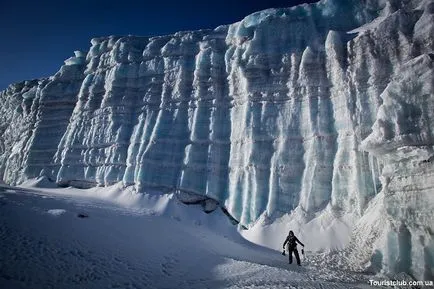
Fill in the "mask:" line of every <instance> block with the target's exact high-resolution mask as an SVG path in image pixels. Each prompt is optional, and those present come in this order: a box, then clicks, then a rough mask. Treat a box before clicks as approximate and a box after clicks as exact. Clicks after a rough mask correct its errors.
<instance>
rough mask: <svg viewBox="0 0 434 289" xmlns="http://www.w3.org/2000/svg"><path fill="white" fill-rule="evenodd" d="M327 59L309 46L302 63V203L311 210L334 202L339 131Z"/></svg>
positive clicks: (300, 79) (300, 78) (303, 206)
mask: <svg viewBox="0 0 434 289" xmlns="http://www.w3.org/2000/svg"><path fill="white" fill-rule="evenodd" d="M324 58H325V57H324V55H323V54H322V53H321V52H316V51H313V49H312V48H310V47H307V48H306V50H305V51H304V52H303V56H302V60H301V64H300V75H299V82H300V85H301V86H302V88H301V89H302V92H301V94H302V96H303V98H304V100H305V101H304V103H303V108H302V118H303V121H302V134H303V137H304V147H305V151H306V153H305V156H304V162H305V164H306V168H305V170H304V174H303V180H302V191H301V195H300V198H301V199H300V205H301V206H302V208H303V209H304V210H306V211H308V212H313V211H316V210H319V209H321V208H323V207H324V206H325V205H326V204H327V203H328V202H329V201H330V196H331V192H332V176H333V161H334V157H335V154H336V130H335V127H334V118H333V107H332V103H331V100H330V91H329V88H330V84H329V82H328V80H327V78H326V71H325V59H324Z"/></svg>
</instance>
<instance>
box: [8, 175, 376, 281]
mask: <svg viewBox="0 0 434 289" xmlns="http://www.w3.org/2000/svg"><path fill="white" fill-rule="evenodd" d="M44 185H45V186H46V185H47V183H45V184H44V183H42V184H41V183H40V182H33V183H32V182H29V183H27V184H26V185H25V186H24V187H21V188H15V187H7V186H2V187H0V244H1V250H0V288H10V289H13V288H32V289H37V288H41V289H42V288H43V289H47V288H56V289H59V288H370V286H369V283H368V280H369V279H372V276H368V275H364V274H360V273H352V272H348V271H340V270H336V269H333V268H329V267H327V266H324V265H323V264H322V263H321V258H319V256H318V255H316V256H315V255H313V253H310V252H307V254H306V258H304V259H303V258H302V265H303V266H301V267H298V266H296V265H294V264H292V265H289V264H288V260H287V257H284V256H282V255H281V251H278V250H280V247H278V248H275V249H276V250H271V249H269V248H265V247H261V246H259V245H256V244H254V243H251V242H249V241H247V240H246V239H244V238H243V237H242V236H241V234H240V232H239V231H238V229H237V228H236V227H235V226H233V225H232V224H231V223H230V221H229V219H228V218H227V217H226V216H225V215H224V214H223V213H222V212H221V211H215V212H213V213H211V214H205V213H204V212H203V211H202V210H201V208H200V206H192V205H190V206H187V205H184V204H182V203H180V202H179V201H178V200H177V199H176V197H174V196H173V195H142V194H135V193H133V192H132V191H131V190H128V188H127V189H122V188H121V186H120V185H115V186H112V187H109V188H92V189H89V190H79V189H73V188H41V186H44ZM79 214H82V215H85V216H87V217H85V218H80V217H78V215H79ZM253 229H254V228H253ZM252 235H254V234H252ZM268 238H271V237H270V236H269V237H268ZM281 241H283V240H279V242H281ZM302 241H303V240H302ZM324 264H325V263H324Z"/></svg>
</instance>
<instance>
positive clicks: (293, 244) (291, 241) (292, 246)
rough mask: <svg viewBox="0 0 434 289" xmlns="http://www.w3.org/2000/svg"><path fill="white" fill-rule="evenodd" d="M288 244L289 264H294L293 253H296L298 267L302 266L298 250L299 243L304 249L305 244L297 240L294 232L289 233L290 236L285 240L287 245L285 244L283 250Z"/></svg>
mask: <svg viewBox="0 0 434 289" xmlns="http://www.w3.org/2000/svg"><path fill="white" fill-rule="evenodd" d="M286 243H288V257H289V264H292V252H294V255H295V259H296V260H297V265H298V266H301V264H300V255H299V254H298V250H297V243H299V244H300V245H302V246H303V248H304V244H303V243H302V242H300V241H299V240H298V239H297V237H296V236H295V235H294V232H292V231H289V234H288V236H287V237H286V239H285V243H283V250H285V245H286Z"/></svg>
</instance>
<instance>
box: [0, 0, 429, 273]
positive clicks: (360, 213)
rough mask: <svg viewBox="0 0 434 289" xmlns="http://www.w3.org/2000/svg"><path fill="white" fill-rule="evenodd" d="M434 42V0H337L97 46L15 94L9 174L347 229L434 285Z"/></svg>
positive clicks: (6, 144) (5, 149) (374, 264)
mask: <svg viewBox="0 0 434 289" xmlns="http://www.w3.org/2000/svg"><path fill="white" fill-rule="evenodd" d="M343 16H345V17H343ZM433 35H434V1H432V0H402V1H398V0H367V1H356V0H351V1H344V0H322V1H319V2H317V3H314V4H309V5H307V4H305V5H299V6H295V7H290V8H279V9H268V10H264V11H260V12H257V13H253V14H251V15H249V16H247V17H245V18H244V19H243V20H241V21H240V22H237V23H234V24H231V25H222V26H219V27H217V28H215V29H212V30H198V31H185V32H178V33H175V34H173V35H166V36H156V37H138V36H109V37H101V38H94V39H92V40H91V47H90V50H89V51H88V52H81V51H76V52H75V55H74V56H73V57H71V58H69V59H67V60H65V64H64V65H63V66H62V67H61V68H60V70H59V71H58V72H57V73H56V74H55V75H54V76H51V77H48V78H44V79H36V80H31V81H24V82H21V83H17V84H12V85H10V86H9V87H8V88H7V89H6V90H4V91H2V92H1V94H0V100H1V101H0V103H1V104H0V135H1V139H0V175H1V176H2V178H3V180H4V182H6V183H9V184H20V183H22V182H24V181H25V180H28V179H30V178H35V177H45V178H47V179H49V180H52V181H53V182H56V183H58V184H59V185H61V186H76V187H81V188H90V187H95V186H109V185H112V184H115V183H118V182H122V183H123V185H124V186H133V187H134V188H135V189H136V191H137V192H140V193H144V192H153V193H155V192H156V191H158V192H160V193H167V192H177V194H178V195H179V198H180V199H181V200H182V201H184V202H186V203H202V205H203V206H204V208H205V210H206V211H207V212H210V211H212V210H213V209H215V208H217V207H218V206H221V207H223V208H224V210H225V211H226V212H227V213H228V214H229V215H230V216H231V217H232V218H233V219H234V220H237V222H239V223H240V224H242V225H243V226H246V227H250V226H255V225H256V224H257V223H258V222H262V223H264V224H265V223H272V222H273V221H275V220H277V219H279V218H280V217H282V216H285V215H288V216H290V218H291V220H293V221H294V222H295V223H294V224H295V225H298V226H302V225H306V226H308V225H309V223H310V222H312V221H313V220H322V221H321V222H325V227H327V226H330V227H331V226H332V225H331V223H332V222H331V221H329V219H330V218H331V219H337V220H339V219H342V220H345V224H347V225H348V226H349V227H350V228H351V229H350V230H349V233H348V234H349V236H348V237H349V242H348V244H345V247H346V250H347V251H346V252H347V253H348V254H349V255H350V256H352V257H353V258H349V259H350V260H351V261H352V262H353V263H357V264H360V265H365V264H369V266H370V268H371V269H373V270H374V269H375V270H384V271H386V272H392V273H393V272H396V273H399V272H407V273H409V274H412V275H413V276H414V277H415V278H418V279H426V280H429V279H433V276H434V271H433V268H434V241H433V234H434V233H433V232H434V219H433V218H434V217H433V216H434V199H433V198H434V197H433V195H434V176H433V174H434V166H433V163H434V146H433V145H434V138H433V130H434V123H433V122H434V85H433V83H434V73H433V69H434V68H433V61H434V38H433ZM330 216H332V217H330ZM370 216H376V218H373V217H370ZM321 234H322V232H312V233H311V235H308V234H307V233H306V235H305V237H306V238H307V237H309V238H317V237H318V235H320V236H321ZM366 234H368V235H367V236H365V237H364V235H366ZM318 249H327V248H320V247H318ZM356 257H357V258H356Z"/></svg>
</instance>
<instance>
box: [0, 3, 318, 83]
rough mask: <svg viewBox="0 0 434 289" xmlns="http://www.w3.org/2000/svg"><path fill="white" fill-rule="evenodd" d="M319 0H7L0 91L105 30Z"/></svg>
mask: <svg viewBox="0 0 434 289" xmlns="http://www.w3.org/2000/svg"><path fill="white" fill-rule="evenodd" d="M303 2H316V1H315V0H286V1H282V0H215V1H210V0H201V1H198V0H191V1H181V0H178V1H177V0H160V1H159V0H154V1H146V0H144V1H132V0H117V1H112V0H94V1H93V0H88V1H85V0H75V1H64V0H39V1H29V0H27V1H22V0H13V1H8V0H3V1H1V3H2V4H0V37H1V45H0V90H1V89H4V88H6V87H7V85H9V84H10V83H13V82H18V81H21V80H26V79H33V78H39V77H43V76H49V75H53V74H54V73H55V72H56V71H57V70H58V69H59V68H60V66H61V65H62V64H63V60H65V59H67V58H68V57H70V56H72V54H73V51H74V50H86V51H87V50H88V49H89V47H90V39H91V38H93V37H97V36H107V35H128V34H132V35H142V36H149V35H162V34H168V33H174V32H176V31H180V30H196V29H201V28H215V27H216V26H218V25H221V24H229V23H233V22H236V21H239V20H241V19H242V18H243V17H244V16H246V15H248V14H250V13H252V12H255V11H259V10H262V9H266V8H271V7H290V6H294V5H296V4H299V3H303Z"/></svg>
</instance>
